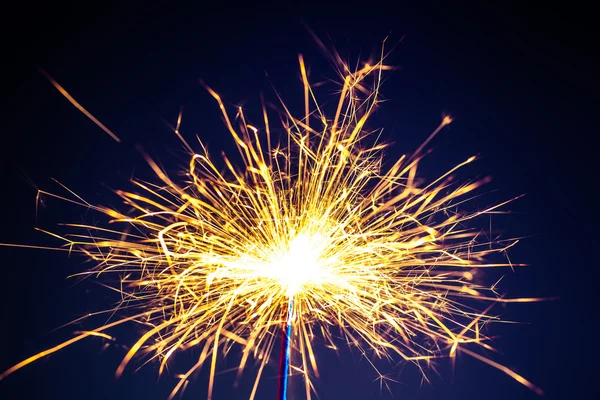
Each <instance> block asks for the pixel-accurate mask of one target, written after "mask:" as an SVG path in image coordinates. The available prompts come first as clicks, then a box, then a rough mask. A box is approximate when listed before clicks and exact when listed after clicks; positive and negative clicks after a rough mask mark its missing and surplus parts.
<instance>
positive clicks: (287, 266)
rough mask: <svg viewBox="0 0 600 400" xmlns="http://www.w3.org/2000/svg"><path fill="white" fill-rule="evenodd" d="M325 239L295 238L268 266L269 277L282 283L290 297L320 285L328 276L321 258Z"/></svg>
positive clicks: (317, 237)
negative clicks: (308, 286) (303, 289)
mask: <svg viewBox="0 0 600 400" xmlns="http://www.w3.org/2000/svg"><path fill="white" fill-rule="evenodd" d="M323 239H324V238H322V237H321V236H320V235H314V236H310V235H307V234H299V235H297V236H295V237H294V238H293V239H292V240H290V242H289V243H288V245H287V248H285V247H284V248H283V249H282V250H280V251H279V252H276V253H275V255H274V257H273V258H272V260H271V262H270V263H269V264H268V267H267V269H268V272H267V274H268V275H269V277H271V278H273V279H275V280H277V281H278V282H280V284H281V286H282V287H284V288H285V290H286V293H287V295H288V296H290V297H292V296H294V295H295V294H297V293H298V292H299V291H301V290H302V288H303V287H304V286H306V285H310V284H314V285H318V284H320V283H322V282H323V281H324V280H325V278H326V275H327V271H326V268H325V262H324V260H323V259H322V258H321V253H322V250H323Z"/></svg>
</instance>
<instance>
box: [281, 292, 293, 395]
mask: <svg viewBox="0 0 600 400" xmlns="http://www.w3.org/2000/svg"><path fill="white" fill-rule="evenodd" d="M293 310H294V297H293V296H292V297H290V300H289V303H288V309H287V317H286V324H285V326H284V327H283V329H282V330H281V333H282V334H281V354H280V363H279V400H287V387H288V375H289V369H290V353H291V351H292V349H291V342H292V340H291V339H292V320H293Z"/></svg>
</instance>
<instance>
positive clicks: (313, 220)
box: [0, 52, 541, 399]
mask: <svg viewBox="0 0 600 400" xmlns="http://www.w3.org/2000/svg"><path fill="white" fill-rule="evenodd" d="M330 55H331V56H332V59H333V60H335V63H336V65H337V66H338V71H339V73H340V75H341V77H342V82H343V83H342V85H341V89H340V90H339V92H338V93H337V100H336V104H335V105H334V108H335V112H334V113H333V114H332V116H330V117H329V116H327V114H326V112H325V110H326V108H327V107H326V106H323V105H322V104H321V103H319V102H318V101H317V96H316V94H315V92H314V90H313V86H312V85H311V84H310V83H309V77H308V73H307V69H306V67H305V63H304V60H303V58H302V56H300V58H299V65H300V71H301V77H302V81H303V87H304V113H303V116H301V117H296V116H294V115H293V113H292V112H291V111H290V110H289V109H288V108H287V107H286V105H285V103H284V102H283V101H281V106H279V107H277V111H275V112H273V111H268V109H269V107H268V105H267V104H266V103H265V102H264V100H263V101H262V105H263V107H262V120H263V121H262V123H261V125H262V126H263V127H262V128H257V127H256V126H258V125H256V126H255V125H252V124H251V123H250V121H249V118H248V117H247V115H246V114H245V112H244V110H243V109H242V108H237V109H235V114H234V118H232V115H231V114H230V111H228V110H227V108H226V107H225V105H224V103H223V101H222V100H221V98H220V97H219V95H218V94H217V93H216V92H215V91H213V90H212V89H211V88H209V87H207V90H208V91H209V93H210V94H211V95H212V96H213V97H214V98H215V100H216V101H217V102H218V105H219V107H220V110H221V113H222V117H223V119H224V122H225V126H226V127H227V130H228V132H229V133H230V134H231V136H232V138H233V140H234V142H235V144H236V146H237V149H238V150H239V158H240V159H241V161H242V163H241V167H242V168H238V165H237V164H236V163H235V162H233V161H231V159H230V158H228V157H227V156H224V157H223V162H224V165H225V167H224V168H219V167H218V166H217V164H215V162H213V158H211V156H209V153H208V151H207V149H206V147H205V146H204V145H203V144H202V142H201V141H200V139H198V140H199V147H200V152H198V153H194V152H193V149H192V146H191V145H190V144H189V143H188V142H187V141H186V140H185V139H184V137H183V136H182V135H181V134H180V132H179V129H180V124H181V114H180V115H179V119H178V121H177V126H176V127H175V133H176V134H177V136H178V137H179V138H180V139H181V141H182V143H183V145H184V146H185V147H186V149H187V150H188V151H189V152H190V153H191V154H192V155H191V160H190V163H189V168H188V170H187V171H186V178H185V181H184V182H183V183H178V182H177V181H176V180H173V179H172V178H171V177H170V176H169V175H168V174H167V172H165V171H164V170H163V169H161V168H160V167H159V166H158V165H157V164H156V163H155V162H154V161H153V160H152V159H151V158H149V157H146V159H147V161H148V163H149V165H150V167H151V168H152V170H153V171H154V172H155V173H156V176H157V177H158V180H159V181H160V183H158V184H157V183H152V182H146V181H141V180H136V179H134V180H132V183H133V185H134V186H135V187H136V191H131V192H130V191H120V190H118V191H116V194H117V195H118V196H119V197H120V198H121V199H122V200H123V202H124V204H125V205H126V207H124V208H125V209H126V210H125V211H119V210H116V209H113V208H108V207H103V206H97V205H92V204H90V203H88V202H86V201H85V200H83V199H82V198H81V197H79V196H77V195H76V194H75V193H73V192H71V191H69V194H68V195H65V196H59V195H55V194H51V193H48V192H41V194H43V195H46V196H54V197H56V198H60V199H62V200H64V201H68V202H71V203H74V204H77V205H80V206H83V207H86V208H88V209H92V210H95V211H97V212H99V213H101V214H104V215H106V216H107V217H108V219H109V222H110V227H108V226H105V227H101V226H95V225H81V224H71V225H68V226H69V227H70V228H72V229H73V232H72V233H70V234H67V235H56V234H53V235H54V236H56V237H58V238H60V239H61V240H63V241H64V242H65V245H64V248H63V249H64V250H65V251H69V252H77V253H82V254H84V255H85V256H87V257H89V258H90V259H91V260H93V261H94V262H95V267H94V268H93V269H91V270H89V271H86V272H82V273H81V275H82V276H95V277H98V278H102V277H104V276H106V275H110V274H112V275H116V276H118V277H119V284H118V285H117V286H116V287H115V290H117V291H118V292H119V293H120V294H121V297H122V301H121V302H120V304H119V305H118V306H117V307H116V308H114V309H110V310H107V311H104V312H106V313H110V314H111V315H112V314H113V313H119V314H120V315H124V316H123V317H121V318H120V319H111V320H110V321H109V322H108V323H106V324H105V325H102V326H100V327H98V328H96V329H94V330H91V331H86V332H80V333H79V334H78V335H77V336H75V337H74V338H72V339H70V340H68V341H66V342H64V343H62V344H60V345H58V346H56V347H54V348H51V349H48V350H46V351H43V352H41V353H39V354H36V355H34V356H32V357H30V358H28V359H26V360H24V361H23V362H21V363H19V364H17V365H15V366H13V367H12V368H10V369H9V370H7V371H6V372H4V373H3V374H2V375H0V379H2V378H5V377H6V376H7V375H9V374H11V373H13V372H15V371H16V370H18V369H20V368H22V367H24V366H25V365H27V364H30V363H31V362H33V361H35V360H37V359H40V358H42V357H44V356H46V355H48V354H51V353H53V352H56V351H58V350H60V349H62V348H64V347H65V346H68V345H71V344H73V343H75V342H77V341H79V340H81V339H84V338H86V337H89V336H101V337H110V336H108V333H106V332H108V331H109V330H110V329H111V328H113V327H115V326H118V325H121V324H125V323H128V322H134V321H135V322H137V323H139V324H142V325H143V326H146V327H147V329H146V332H145V333H144V334H143V335H142V336H141V337H140V338H139V340H137V341H136V342H135V343H134V344H133V345H132V346H131V348H130V349H129V351H128V352H127V354H126V355H125V357H124V358H123V360H122V362H121V364H120V365H119V366H118V368H117V372H116V374H117V376H120V375H121V374H122V373H123V371H124V369H125V368H126V367H127V366H128V365H129V363H130V362H131V361H132V360H133V359H134V357H135V358H139V359H145V360H156V361H157V362H159V363H160V369H159V373H163V372H164V371H165V368H167V366H168V365H169V363H170V361H171V360H172V359H173V358H174V356H175V355H176V354H178V353H180V352H183V351H185V350H187V349H190V348H194V349H197V354H198V359H197V362H196V364H195V365H193V366H192V367H191V368H189V369H188V370H187V371H186V372H185V373H183V374H181V375H179V377H180V380H179V382H178V384H177V385H176V386H175V388H174V389H173V391H172V393H171V396H170V398H173V397H174V396H175V395H176V394H177V393H180V392H183V391H184V390H185V388H186V386H187V384H188V382H189V379H190V377H191V376H192V374H194V373H195V372H197V371H198V370H199V369H200V368H201V367H202V366H203V365H209V366H210V372H209V389H208V398H209V399H210V398H211V397H212V395H213V387H214V380H215V372H216V371H217V364H218V360H219V359H220V358H221V357H222V356H223V354H227V353H228V352H229V351H230V350H231V348H232V347H233V346H239V347H240V348H241V354H242V357H241V360H240V362H239V364H238V366H237V373H238V377H239V376H240V374H241V373H242V372H243V371H244V370H246V369H247V366H248V364H250V363H251V362H252V361H254V363H255V364H256V366H255V369H256V371H257V372H256V378H255V379H254V384H253V387H252V390H251V393H250V395H249V397H250V399H254V398H255V395H256V393H257V389H258V386H259V383H260V381H261V377H262V376H263V375H264V369H265V367H266V366H267V365H268V363H269V361H270V360H271V359H272V353H273V349H274V348H275V346H276V343H277V342H278V340H279V339H278V337H279V336H280V334H279V333H280V332H281V330H282V327H283V335H282V342H281V345H282V364H281V367H280V372H281V375H282V383H281V386H280V397H281V398H282V399H285V397H286V394H285V393H286V390H287V377H288V375H289V374H290V373H294V374H299V375H301V377H302V378H303V385H304V390H305V392H306V397H307V398H308V399H310V398H311V396H312V395H313V394H314V393H315V387H314V385H313V380H314V377H318V376H319V370H318V367H317V357H316V354H315V347H314V342H315V340H316V339H317V338H319V339H320V340H322V341H325V343H326V344H327V345H328V346H329V347H332V348H334V349H337V348H339V347H340V346H342V345H348V346H350V347H354V348H355V349H357V350H358V351H359V352H360V353H362V354H363V355H365V356H367V359H370V358H373V357H375V358H390V359H391V358H398V357H399V358H401V359H403V360H406V361H408V362H413V363H414V364H415V365H417V366H418V367H419V368H422V364H423V363H424V364H429V363H431V362H432V361H433V360H435V359H436V358H438V357H444V356H446V357H447V356H449V357H455V355H456V354H457V352H459V351H462V352H464V353H466V354H469V355H471V356H473V357H476V358H478V359H480V360H482V361H483V362H485V363H487V364H489V365H491V366H493V367H496V368H498V369H500V370H501V371H503V372H505V373H506V374H508V375H510V376H511V377H512V378H514V379H516V380H517V381H519V382H521V383H522V384H524V385H525V386H527V387H529V388H531V389H533V390H535V391H536V392H538V393H541V391H540V389H539V388H537V387H536V386H534V385H533V384H532V383H531V382H529V381H527V380H526V379H525V378H523V377H522V376H520V375H518V374H516V373H515V372H513V371H511V370H510V369H508V368H506V367H504V366H502V365H500V364H498V363H496V362H495V361H492V360H491V359H488V358H486V357H484V356H483V355H481V354H480V353H478V352H477V349H478V348H479V349H492V348H491V346H490V344H489V338H488V337H487V336H485V334H484V332H483V330H482V327H483V325H485V324H486V323H488V322H491V321H496V320H498V318H497V317H493V316H491V315H488V312H489V308H488V309H487V310H485V311H483V312H481V311H477V310H476V309H474V308H472V307H471V301H472V300H484V301H489V302H491V304H492V305H493V304H495V303H496V302H510V301H512V302H526V301H535V300H537V299H503V298H502V297H501V296H497V295H496V292H495V290H494V287H489V286H485V285H482V284H479V283H476V282H475V281H474V279H473V276H474V274H475V273H477V271H478V270H481V269H486V268H492V267H507V266H515V264H510V262H505V263H496V262H491V261H488V260H489V259H492V258H493V257H495V255H496V254H502V253H503V252H505V251H506V250H507V249H508V248H509V247H511V246H512V245H514V244H515V243H516V240H515V241H496V242H491V241H490V240H487V239H483V235H481V234H480V232H479V231H477V230H474V229H472V228H470V227H469V225H468V224H469V223H470V222H471V220H473V219H474V218H476V217H478V216H481V215H484V214H487V213H490V212H492V211H494V210H497V209H498V208H500V207H502V206H504V205H505V204H506V203H507V202H505V203H501V204H497V205H494V206H492V207H490V208H487V209H484V210H481V211H476V212H463V211H461V209H462V208H464V204H468V202H469V201H470V200H471V199H472V198H473V197H475V196H476V195H477V194H476V189H478V188H479V187H480V186H481V185H483V184H484V183H486V182H487V179H482V180H478V181H474V182H468V183H465V184H457V183H455V182H454V173H455V172H456V171H457V170H458V169H460V168H461V167H463V166H465V165H466V164H468V163H471V162H472V161H473V160H474V158H473V157H472V158H469V159H468V160H465V161H464V162H461V163H459V164H458V165H457V166H455V167H454V168H452V169H451V170H449V171H448V172H446V173H445V174H443V175H442V176H440V177H438V178H437V179H435V180H433V181H431V182H429V183H422V182H420V181H419V180H418V179H417V167H418V165H419V162H420V161H421V160H422V158H423V157H424V155H425V151H424V150H425V148H426V145H427V144H428V143H429V141H430V140H431V139H432V138H433V137H434V136H435V135H436V134H438V132H439V131H440V130H441V129H442V128H443V127H444V126H446V125H448V124H449V123H450V122H451V118H450V117H448V116H447V117H444V118H443V120H442V122H441V124H440V125H439V126H438V127H437V129H435V130H434V132H433V133H432V134H431V135H430V136H429V138H428V139H427V140H426V141H425V142H424V143H423V145H422V146H420V147H419V148H418V149H417V151H416V152H415V153H414V154H413V155H411V156H402V157H400V158H399V159H397V160H396V161H395V162H393V163H392V164H391V165H390V166H386V165H385V163H384V157H383V153H382V151H383V150H384V148H385V147H386V144H385V143H383V142H382V141H381V140H380V136H379V134H380V131H369V130H367V129H366V126H367V121H368V119H369V117H370V116H371V115H372V113H373V112H374V110H375V109H376V108H377V106H378V104H379V103H380V99H379V88H380V83H381V76H382V72H384V71H386V70H389V69H391V68H390V67H389V66H387V65H385V64H384V60H385V57H384V54H382V56H381V57H380V59H379V61H377V62H373V63H366V64H362V65H360V66H359V67H357V68H356V69H351V68H350V67H349V66H348V64H346V63H344V62H342V60H341V58H340V57H339V55H338V54H337V53H335V52H332V53H330ZM51 82H52V83H53V84H54V86H55V87H57V88H58V89H59V90H60V91H61V92H62V93H63V95H65V96H66V97H67V98H68V99H69V100H70V101H71V102H72V103H73V104H75V105H76V106H77V107H78V108H79V109H80V110H82V111H83V112H84V113H86V115H88V117H90V118H91V119H92V120H94V121H95V122H96V123H98V124H100V123H99V122H98V121H97V120H95V119H94V118H93V116H91V114H90V113H89V112H87V111H86V110H85V109H84V108H83V107H82V106H81V105H80V104H79V103H77V102H76V101H75V100H74V99H73V98H71V97H70V96H69V95H68V93H67V92H66V91H65V90H64V89H63V88H62V87H61V86H60V85H58V83H56V82H54V81H52V80H51ZM280 100H281V99H280ZM274 115H275V116H276V119H278V120H279V121H280V122H281V128H282V129H281V137H283V138H284V139H283V140H282V141H281V144H275V143H274V142H272V138H273V137H276V132H274V131H272V123H271V119H273V116H274ZM101 127H102V128H103V129H104V130H105V131H106V132H107V133H109V134H110V135H111V136H112V137H113V138H115V139H116V140H118V138H117V136H116V135H114V134H113V133H112V132H110V131H109V130H108V128H106V127H105V126H104V125H101ZM490 307H491V306H490ZM292 354H293V355H294V356H295V357H296V358H293V359H292V360H291V361H290V357H291V355H292ZM371 364H372V365H373V367H374V368H375V365H374V364H373V363H371ZM377 372H378V373H379V371H377ZM381 376H382V377H383V374H381Z"/></svg>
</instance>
